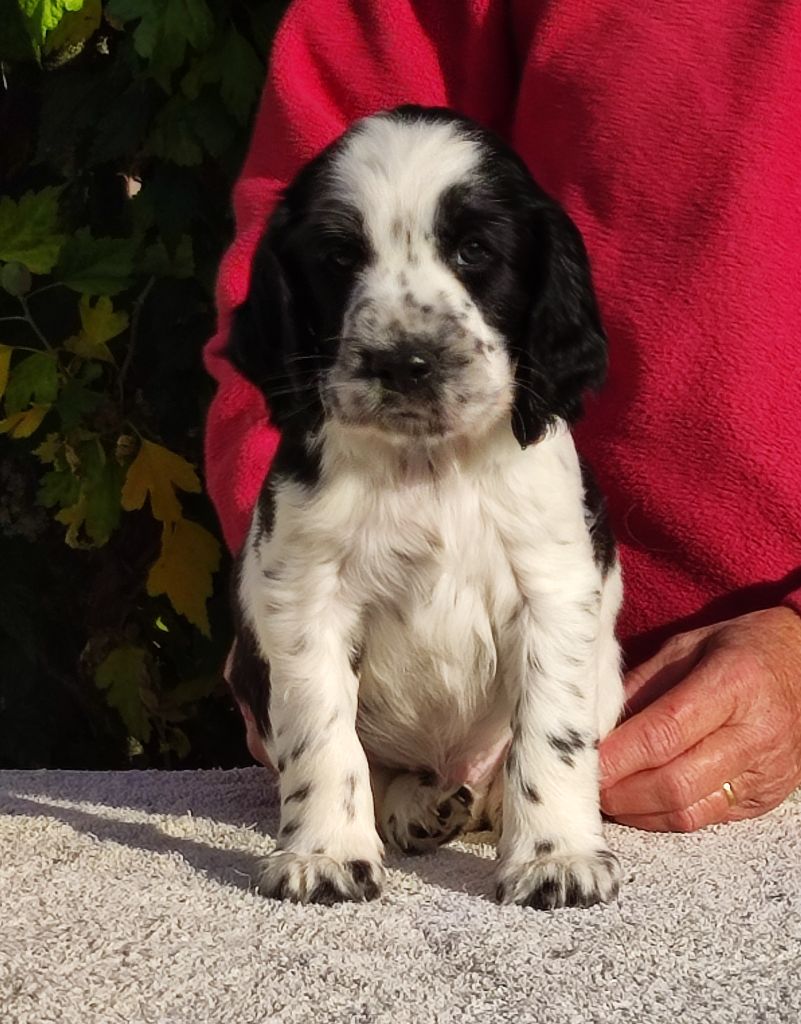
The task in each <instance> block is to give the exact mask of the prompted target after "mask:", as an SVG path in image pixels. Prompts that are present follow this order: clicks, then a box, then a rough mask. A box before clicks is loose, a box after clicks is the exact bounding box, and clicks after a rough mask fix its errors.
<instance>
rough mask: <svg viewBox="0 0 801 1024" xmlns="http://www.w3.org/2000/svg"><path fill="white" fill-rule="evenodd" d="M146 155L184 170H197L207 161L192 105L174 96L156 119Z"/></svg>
mask: <svg viewBox="0 0 801 1024" xmlns="http://www.w3.org/2000/svg"><path fill="white" fill-rule="evenodd" d="M145 152H146V153H149V154H152V155H153V156H157V157H160V158H161V159H162V160H169V161H170V162H172V163H174V164H178V165H179V166H180V167H193V166H195V165H197V164H199V163H201V162H202V160H203V151H202V150H201V148H200V145H199V144H198V140H197V136H196V134H195V132H194V128H193V125H192V114H191V104H190V103H189V102H188V101H187V100H186V99H184V98H183V97H182V96H173V97H172V98H171V99H169V100H168V101H167V102H166V103H165V104H164V106H163V107H162V108H161V110H160V111H159V112H158V114H157V115H156V119H155V120H154V122H153V126H152V128H151V130H150V136H149V137H148V140H147V145H146V146H145Z"/></svg>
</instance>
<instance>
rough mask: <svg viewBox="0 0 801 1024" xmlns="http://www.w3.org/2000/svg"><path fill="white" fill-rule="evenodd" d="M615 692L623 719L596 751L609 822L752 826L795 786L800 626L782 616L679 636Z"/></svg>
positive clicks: (667, 827) (765, 615)
mask: <svg viewBox="0 0 801 1024" xmlns="http://www.w3.org/2000/svg"><path fill="white" fill-rule="evenodd" d="M625 688H626V702H627V709H628V711H629V713H630V717H629V718H627V719H626V721H624V722H623V723H622V724H621V725H619V726H618V727H617V728H616V729H615V730H614V731H613V732H612V733H610V734H609V736H607V738H606V739H605V740H604V741H603V743H602V744H601V748H600V755H601V808H602V810H603V811H604V813H605V814H607V815H608V816H609V817H611V818H613V819H614V820H615V821H617V822H620V823H621V824H624V825H632V826H634V827H635V828H643V829H648V830H651V831H657V832H663V831H675V832H692V831H695V830H696V829H699V828H703V827H704V826H705V825H711V824H714V823H716V822H722V821H736V820H739V819H742V818H755V817H758V816H759V815H760V814H764V813H765V812H766V811H769V810H771V809H772V808H773V807H776V806H777V805H778V804H780V803H781V802H782V800H784V798H785V797H786V796H788V795H789V794H790V793H791V792H792V791H793V789H794V788H795V787H796V786H797V785H798V784H799V783H801V616H799V615H797V614H796V613H795V612H794V611H793V610H792V609H790V608H784V607H779V608H769V609H767V610H765V611H758V612H752V613H750V614H748V615H743V616H741V617H739V618H736V619H730V620H729V621H727V622H722V623H719V624H717V625H714V626H708V627H705V628H703V629H697V630H693V631H692V632H689V633H681V634H678V635H677V636H674V637H672V638H671V639H670V640H669V641H668V642H667V643H666V644H665V645H664V646H663V647H662V649H661V650H660V651H659V652H658V653H657V654H656V655H655V656H654V657H653V658H651V659H650V660H649V661H646V662H644V663H643V664H642V665H640V666H639V667H638V668H636V669H634V671H632V672H630V673H629V674H628V676H627V678H626V680H625ZM724 782H729V783H730V784H731V787H732V790H733V798H734V801H735V802H734V803H733V804H731V802H730V800H729V797H728V796H727V794H726V792H725V791H724V789H723V788H722V787H723V784H724Z"/></svg>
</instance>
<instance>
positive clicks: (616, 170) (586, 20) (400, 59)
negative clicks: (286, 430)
mask: <svg viewBox="0 0 801 1024" xmlns="http://www.w3.org/2000/svg"><path fill="white" fill-rule="evenodd" d="M403 102H416V103H422V104H446V105H449V106H452V107H454V108H456V109H458V110H460V111H462V112H464V113H466V114H469V115H470V116H472V117H474V118H476V119H477V120H479V121H480V122H482V123H483V124H485V125H487V126H489V127H492V128H494V129H496V130H497V131H499V132H501V133H502V134H504V135H505V136H506V137H507V138H508V139H509V141H511V143H512V144H513V145H514V146H515V147H516V148H517V149H518V151H519V152H520V153H521V154H522V155H523V157H524V158H525V160H526V161H527V162H528V164H529V166H530V167H531V170H532V172H533V173H534V176H535V177H536V178H537V179H538V180H539V181H540V183H541V184H542V185H543V186H544V187H545V188H546V189H547V190H548V191H550V192H551V193H552V194H553V195H554V196H556V197H557V198H558V199H559V200H560V201H561V202H562V203H563V204H564V205H565V206H566V207H567V209H568V210H569V212H570V214H571V215H572V217H573V218H574V219H575V221H576V222H577V223H578V225H579V227H580V228H581V230H582V232H583V234H584V238H585V240H586V243H587V247H588V249H589V252H590V256H591V259H592V263H593V270H594V277H595V282H596V287H597V290H598V294H599V298H600V303H601V309H602V313H603V316H604V322H605V324H606V327H607V330H608V332H609V336H610V346H611V372H610V377H609V381H608V384H607V386H606V388H605V389H604V391H603V393H602V394H601V396H600V397H599V398H598V399H594V400H592V401H591V403H590V407H589V412H588V415H587V417H586V419H585V420H584V421H583V422H582V424H581V425H580V427H579V429H578V431H577V439H578V442H579V447H580V448H581V450H582V451H583V453H584V454H585V455H586V456H587V457H588V459H589V461H590V462H591V464H592V465H593V467H594V469H595V471H596V473H597V474H598V476H599V478H600V480H601V483H602V486H603V488H604V490H605V491H606V493H607V495H608V498H609V503H610V509H611V513H612V519H613V525H614V528H615V530H616V533H617V536H618V540H619V543H620V547H621V556H622V560H623V568H624V575H625V581H626V599H625V605H624V610H623V614H622V618H621V622H620V635H621V639H622V640H623V642H624V646H625V648H626V650H627V654H628V657H629V661H630V663H634V662H636V661H638V660H639V659H641V658H642V657H645V656H647V655H648V654H650V653H652V652H653V651H654V650H655V648H656V646H658V644H659V643H660V642H661V641H662V640H663V639H664V638H666V637H667V636H668V635H669V634H670V633H672V632H675V631H677V630H681V629H686V628H690V627H692V626H695V625H702V624H706V623H709V622H714V621H719V620H722V619H725V618H729V617H731V616H734V615H738V614H741V613H743V612H746V611H750V610H753V609H756V608H762V607H768V606H771V605H775V604H779V603H782V602H785V603H787V604H789V605H790V606H791V607H794V608H796V610H799V611H801V522H800V519H801V516H800V515H799V507H800V506H801V500H800V499H801V118H799V117H798V116H797V113H798V109H799V107H800V106H801V0H785V2H783V3H776V2H775V0H716V2H715V3H714V4H699V3H698V2H697V0H673V2H672V3H671V4H669V5H659V4H639V5H638V4H631V3H630V2H629V0H578V2H570V3H568V2H567V0H517V2H515V0H507V2H500V0H452V2H448V3H442V2H441V0H296V2H295V3H294V4H293V5H292V7H291V8H290V11H289V13H288V15H287V16H286V17H285V19H284V22H283V24H282V27H281V29H280V31H279V33H278V36H277V38H276V42H275V45H274V49H273V53H272V59H271V63H270V71H269V76H268V81H267V84H266V87H265V91H264V96H263V99H262V103H261V107H260V110H259V113H258V116H257V119H256V124H255V128H254V133H253V139H252V143H251V147H250V152H249V155H248V158H247V161H246V163H245V166H244V169H243V171H242V175H241V178H240V180H239V182H238V184H237V186H236V188H235V192H234V204H235V210H236V220H237V233H236V238H235V240H234V242H233V244H232V245H231V247H230V249H229V251H228V252H227V254H226V256H225V259H224V261H223V264H222V267H221V270H220V276H219V284H218V308H219V326H218V331H217V334H216V335H215V337H214V338H213V339H212V340H211V341H210V342H209V345H208V347H207V350H206V363H207V366H208V369H209V371H210V372H211V373H212V374H213V376H214V377H215V378H216V379H217V381H218V383H219V389H218V392H217V395H216V398H215V400H214V402H213V404H212V407H211V410H210V414H209V419H208V427H207V435H206V438H207V444H206V453H207V464H206V470H207V479H208V486H209V490H210V492H211V495H212V498H213V500H214V501H215V503H216V506H217V508H218V510H219V514H220V518H221V521H222V524H223V529H224V532H225V537H226V540H227V542H228V544H229V545H230V546H231V548H232V549H236V548H237V547H238V546H239V545H240V543H241V541H242V539H243V536H244V533H245V531H246V528H247V524H248V520H249V516H250V511H251V509H252V506H253V503H254V501H255V498H256V495H257V493H258V490H259V487H260V484H261V482H262V480H263V478H264V475H265V473H266V471H267V468H268V466H269V463H270V460H271V458H272V456H273V453H274V451H275V446H276V442H277V437H276V434H275V431H274V430H273V429H272V428H271V427H270V426H269V425H268V422H267V416H266V412H265V409H264V405H263V402H262V400H261V398H260V396H259V395H258V393H257V392H256V391H255V390H254V389H253V388H252V387H251V386H250V385H248V384H247V383H246V382H245V381H243V380H242V379H241V378H239V377H238V376H237V374H236V373H235V372H234V371H233V369H232V368H231V367H230V365H229V364H228V363H227V362H226V360H225V357H224V355H223V348H224V344H225V339H226V336H227V331H228V325H229V318H230V313H231V310H232V308H233V307H234V306H235V305H236V304H237V303H239V302H241V301H242V299H243V298H244V296H245V293H246V290H247V283H248V274H249V266H250V260H251V257H252V253H253V250H254V247H255V245H256V243H257V241H258V238H259V236H260V234H261V231H262V229H263V227H264V222H265V218H266V216H267V214H268V212H269V210H270V209H271V208H272V206H273V204H274V203H275V200H276V196H277V193H278V190H279V189H280V188H281V187H282V186H283V185H284V184H285V183H286V182H287V181H288V179H289V178H290V177H291V176H292V175H293V173H294V172H295V170H296V169H297V168H298V167H299V166H300V164H301V163H302V162H303V161H304V160H305V159H307V158H308V157H309V156H311V155H312V154H314V153H315V152H316V151H318V150H319V149H320V148H321V147H322V146H324V145H325V144H326V143H328V142H329V141H330V140H331V139H333V138H334V137H336V136H337V135H338V134H339V133H340V132H341V131H343V129H345V128H346V127H347V125H348V124H349V123H350V122H351V121H352V120H353V119H354V118H356V117H360V116H362V115H365V114H369V113H371V112H373V111H375V110H379V109H382V108H386V107H391V106H394V105H396V104H398V103H403Z"/></svg>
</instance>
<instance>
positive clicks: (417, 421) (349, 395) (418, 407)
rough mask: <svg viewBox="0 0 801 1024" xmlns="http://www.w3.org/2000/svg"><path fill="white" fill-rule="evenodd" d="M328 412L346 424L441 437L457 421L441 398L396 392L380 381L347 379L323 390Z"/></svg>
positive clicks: (450, 431)
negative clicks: (383, 385)
mask: <svg viewBox="0 0 801 1024" xmlns="http://www.w3.org/2000/svg"><path fill="white" fill-rule="evenodd" d="M323 395H324V399H323V401H324V405H325V408H326V411H327V413H328V415H329V416H330V417H331V418H332V419H335V420H337V421H338V422H340V423H342V424H343V425H345V426H348V427H355V428H363V429H367V430H377V431H380V432H381V433H383V434H389V435H395V436H398V437H404V438H432V439H433V438H445V437H447V436H449V435H450V434H453V433H455V432H456V428H457V424H456V423H455V422H454V417H453V416H452V414H450V413H449V410H447V409H446V408H445V407H444V406H443V403H442V401H441V400H438V399H436V398H434V397H433V396H427V397H425V398H422V397H419V396H415V397H411V396H408V395H403V394H399V393H397V392H394V391H389V390H386V389H384V388H382V387H381V386H380V385H377V384H372V385H366V384H365V382H363V381H358V380H356V381H351V382H341V383H335V384H334V385H333V386H331V385H329V387H328V388H325V389H324V391H323Z"/></svg>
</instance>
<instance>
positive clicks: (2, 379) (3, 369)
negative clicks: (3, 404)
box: [0, 345, 12, 398]
mask: <svg viewBox="0 0 801 1024" xmlns="http://www.w3.org/2000/svg"><path fill="white" fill-rule="evenodd" d="M11 351H12V350H11V349H10V348H9V346H8V345H0V398H2V397H3V395H4V394H5V393H6V384H8V369H9V367H10V366H11Z"/></svg>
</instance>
